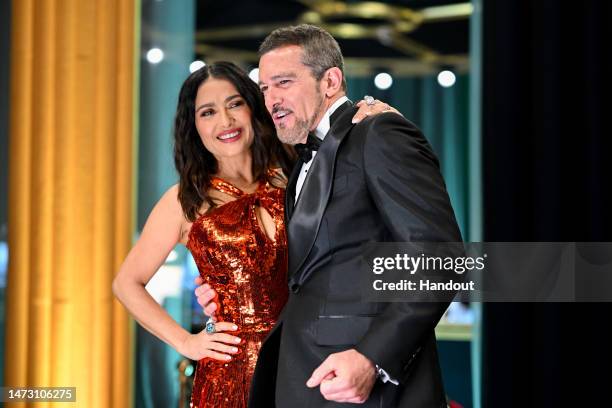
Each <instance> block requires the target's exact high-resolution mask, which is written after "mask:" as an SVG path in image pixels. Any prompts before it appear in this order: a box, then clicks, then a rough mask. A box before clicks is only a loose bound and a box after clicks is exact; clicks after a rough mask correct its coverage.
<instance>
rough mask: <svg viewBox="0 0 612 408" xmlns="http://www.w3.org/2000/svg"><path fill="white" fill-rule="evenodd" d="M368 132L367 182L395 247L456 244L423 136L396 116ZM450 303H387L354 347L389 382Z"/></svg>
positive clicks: (382, 117)
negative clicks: (415, 243)
mask: <svg viewBox="0 0 612 408" xmlns="http://www.w3.org/2000/svg"><path fill="white" fill-rule="evenodd" d="M363 125H364V126H368V127H369V128H368V133H367V136H366V141H365V146H364V152H363V163H364V169H365V179H366V183H367V186H368V190H369V192H370V194H371V197H372V199H373V200H374V203H375V205H376V207H377V209H378V211H379V213H380V215H381V217H382V219H383V222H384V223H385V225H386V226H387V228H388V229H389V231H390V232H391V234H392V238H393V240H394V241H397V242H460V241H461V240H462V239H461V233H460V232H459V228H458V226H457V222H456V220H455V215H454V213H453V209H452V207H451V204H450V200H449V197H448V193H447V191H446V186H445V183H444V180H443V178H442V175H441V173H440V169H439V165H438V160H437V159H436V157H435V155H434V154H433V151H432V150H431V147H430V145H429V143H428V142H427V140H426V139H425V137H424V136H423V134H422V133H421V132H420V130H419V129H418V128H416V127H415V126H414V125H413V124H412V123H410V122H409V121H407V120H406V119H404V118H403V117H401V116H399V115H379V116H378V117H374V118H372V119H371V120H369V121H367V122H366V123H364V124H363ZM448 304H449V302H447V301H444V302H395V303H389V305H388V306H387V308H386V309H385V311H384V312H383V313H382V314H381V315H380V316H378V317H377V318H376V319H375V321H374V322H373V323H372V326H371V327H370V329H369V330H368V332H367V333H366V335H365V336H364V337H363V339H362V340H361V341H360V342H359V344H357V346H356V347H355V348H356V350H357V351H359V352H360V353H361V354H363V355H365V356H366V357H368V358H369V359H370V360H371V361H372V362H373V363H375V364H377V365H379V366H380V367H382V368H383V369H384V370H385V371H386V372H388V373H389V375H390V376H391V377H392V378H397V379H400V378H401V377H402V371H403V367H404V366H405V365H406V364H408V363H409V362H410V360H411V359H412V357H413V356H414V355H415V354H416V353H417V351H418V349H419V347H420V345H421V344H422V342H423V340H424V339H425V337H426V336H428V335H429V334H430V333H431V331H432V330H433V329H434V328H435V326H436V325H437V324H438V321H439V320H440V318H441V317H442V315H443V314H444V311H445V310H446V308H447V307H448Z"/></svg>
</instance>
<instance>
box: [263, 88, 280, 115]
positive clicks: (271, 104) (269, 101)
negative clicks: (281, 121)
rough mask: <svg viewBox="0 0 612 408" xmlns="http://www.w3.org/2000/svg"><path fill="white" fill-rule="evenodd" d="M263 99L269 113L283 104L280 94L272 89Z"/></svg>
mask: <svg viewBox="0 0 612 408" xmlns="http://www.w3.org/2000/svg"><path fill="white" fill-rule="evenodd" d="M264 99H265V101H266V106H267V107H268V110H269V111H270V112H272V110H273V109H274V108H275V107H277V106H280V105H281V104H282V102H283V100H282V98H281V96H280V94H279V93H278V92H276V91H274V90H272V89H269V90H268V92H266V95H265V96H264Z"/></svg>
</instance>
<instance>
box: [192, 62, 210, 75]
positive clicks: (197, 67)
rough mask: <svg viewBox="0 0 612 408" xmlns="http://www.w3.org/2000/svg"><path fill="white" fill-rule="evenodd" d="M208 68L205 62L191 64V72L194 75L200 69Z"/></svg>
mask: <svg viewBox="0 0 612 408" xmlns="http://www.w3.org/2000/svg"><path fill="white" fill-rule="evenodd" d="M205 66H206V63H205V62H204V61H200V60H197V61H193V62H192V63H191V64H189V72H191V73H194V72H196V71H197V70H198V69H200V68H204V67H205Z"/></svg>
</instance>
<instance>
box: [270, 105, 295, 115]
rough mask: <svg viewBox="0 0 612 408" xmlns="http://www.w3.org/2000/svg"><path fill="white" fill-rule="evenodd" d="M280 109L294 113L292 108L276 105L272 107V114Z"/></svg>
mask: <svg viewBox="0 0 612 408" xmlns="http://www.w3.org/2000/svg"><path fill="white" fill-rule="evenodd" d="M279 111H285V112H287V113H293V111H292V110H291V109H286V108H283V107H282V106H275V107H273V108H272V112H271V114H272V115H274V114H275V113H278V112H279Z"/></svg>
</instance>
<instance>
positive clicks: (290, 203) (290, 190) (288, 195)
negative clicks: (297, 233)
mask: <svg viewBox="0 0 612 408" xmlns="http://www.w3.org/2000/svg"><path fill="white" fill-rule="evenodd" d="M301 168H302V162H301V161H300V160H298V162H297V163H295V166H293V170H292V171H291V175H290V176H289V181H288V182H287V188H286V190H285V225H287V224H289V220H290V219H291V215H293V208H294V206H295V186H296V184H297V179H298V177H299V175H300V170H301Z"/></svg>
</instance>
